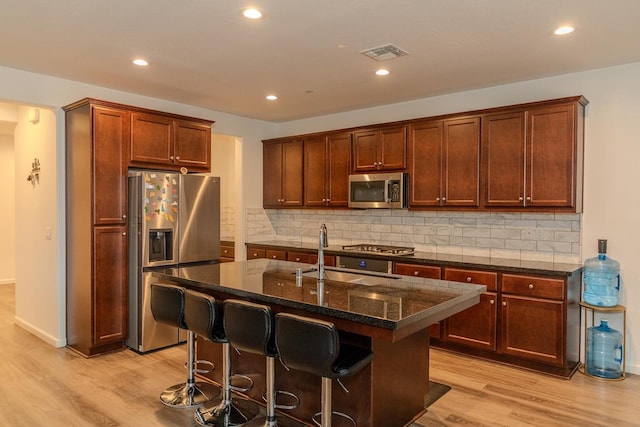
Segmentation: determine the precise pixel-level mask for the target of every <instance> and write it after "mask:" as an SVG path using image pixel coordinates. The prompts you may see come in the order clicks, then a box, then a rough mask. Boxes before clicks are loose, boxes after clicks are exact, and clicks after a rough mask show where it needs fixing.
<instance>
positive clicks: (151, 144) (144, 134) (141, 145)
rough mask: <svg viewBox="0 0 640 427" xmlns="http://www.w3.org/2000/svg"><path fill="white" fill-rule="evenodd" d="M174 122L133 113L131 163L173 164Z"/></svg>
mask: <svg viewBox="0 0 640 427" xmlns="http://www.w3.org/2000/svg"><path fill="white" fill-rule="evenodd" d="M172 127H173V120H171V119H170V118H167V117H164V116H160V115H155V114H148V113H139V112H133V113H131V155H130V160H131V162H133V163H135V162H140V163H155V164H159V165H172V164H173V159H172V156H173V129H172Z"/></svg>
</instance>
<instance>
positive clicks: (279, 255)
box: [264, 250, 287, 261]
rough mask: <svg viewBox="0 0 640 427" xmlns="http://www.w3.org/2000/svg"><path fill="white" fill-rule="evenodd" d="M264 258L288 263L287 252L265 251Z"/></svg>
mask: <svg viewBox="0 0 640 427" xmlns="http://www.w3.org/2000/svg"><path fill="white" fill-rule="evenodd" d="M264 257H265V258H269V259H279V260H280V261H286V260H287V253H286V252H285V251H274V250H267V251H265V255H264Z"/></svg>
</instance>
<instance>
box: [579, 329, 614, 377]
mask: <svg viewBox="0 0 640 427" xmlns="http://www.w3.org/2000/svg"><path fill="white" fill-rule="evenodd" d="M622 357H623V348H622V334H621V333H620V332H618V331H616V330H615V329H611V328H610V327H609V322H608V321H607V320H606V319H600V326H592V327H590V328H588V329H587V365H586V368H587V373H588V374H589V375H593V376H594V377H600V378H608V379H615V378H620V377H621V376H622Z"/></svg>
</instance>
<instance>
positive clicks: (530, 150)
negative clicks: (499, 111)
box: [525, 104, 577, 207]
mask: <svg viewBox="0 0 640 427" xmlns="http://www.w3.org/2000/svg"><path fill="white" fill-rule="evenodd" d="M576 108H577V107H576V106H575V105H574V104H567V105H560V106H556V107H548V108H539V109H532V110H530V111H527V137H526V144H527V145H526V149H527V152H526V158H527V161H526V164H527V169H526V171H527V176H526V182H527V187H526V193H527V194H526V197H525V202H526V205H527V206H539V207H574V206H575V200H576V198H575V188H576V183H575V176H576V130H575V125H574V123H575V119H574V117H575V114H576Z"/></svg>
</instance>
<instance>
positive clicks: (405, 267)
mask: <svg viewBox="0 0 640 427" xmlns="http://www.w3.org/2000/svg"><path fill="white" fill-rule="evenodd" d="M395 273H396V274H401V275H403V276H414V277H425V278H428V279H439V278H440V267H433V266H430V265H416V264H405V263H402V262H396V265H395Z"/></svg>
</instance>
